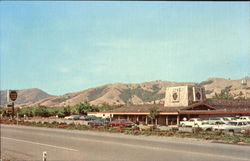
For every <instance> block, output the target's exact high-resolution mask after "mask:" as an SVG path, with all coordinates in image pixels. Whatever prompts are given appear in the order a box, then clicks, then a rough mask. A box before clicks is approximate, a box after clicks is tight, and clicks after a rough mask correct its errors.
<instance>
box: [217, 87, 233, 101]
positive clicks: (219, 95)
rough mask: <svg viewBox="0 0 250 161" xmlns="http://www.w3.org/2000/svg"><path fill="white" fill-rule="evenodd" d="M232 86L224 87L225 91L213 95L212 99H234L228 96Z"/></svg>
mask: <svg viewBox="0 0 250 161" xmlns="http://www.w3.org/2000/svg"><path fill="white" fill-rule="evenodd" d="M231 87H232V86H228V87H225V89H223V90H221V92H220V93H215V96H214V97H213V98H217V99H234V97H233V95H232V94H230V88H231Z"/></svg>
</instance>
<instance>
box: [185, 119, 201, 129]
mask: <svg viewBox="0 0 250 161" xmlns="http://www.w3.org/2000/svg"><path fill="white" fill-rule="evenodd" d="M201 124H202V120H201V119H200V118H192V119H190V120H188V121H181V122H180V125H181V126H182V127H185V126H191V127H198V126H200V125H201Z"/></svg>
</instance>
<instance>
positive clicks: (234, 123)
mask: <svg viewBox="0 0 250 161" xmlns="http://www.w3.org/2000/svg"><path fill="white" fill-rule="evenodd" d="M227 125H232V126H236V125H237V122H228V124H227Z"/></svg>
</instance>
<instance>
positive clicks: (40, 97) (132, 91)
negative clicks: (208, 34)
mask: <svg viewBox="0 0 250 161" xmlns="http://www.w3.org/2000/svg"><path fill="white" fill-rule="evenodd" d="M249 81H250V78H248V82H249ZM182 85H201V86H204V87H205V89H206V96H207V98H212V97H213V96H214V95H215V92H216V93H220V91H221V90H223V89H230V93H231V94H232V95H233V96H234V98H238V97H244V95H245V92H246V91H247V92H248V97H250V86H249V85H248V86H247V87H246V88H243V86H242V85H241V79H239V80H229V79H224V78H209V79H208V80H205V81H202V82H200V83H197V82H169V81H160V80H158V81H152V82H145V83H137V84H122V83H113V84H107V85H103V86H99V87H95V88H89V89H86V90H83V91H79V92H73V93H68V94H65V95H61V96H51V95H49V94H47V93H45V92H43V91H41V90H39V89H28V90H20V94H19V96H20V97H19V98H18V100H17V103H18V104H19V105H22V106H73V105H75V104H77V103H79V102H85V101H87V102H89V103H90V104H93V105H102V104H104V103H106V104H110V105H121V104H150V103H154V102H156V103H163V101H164V100H163V98H164V96H165V89H166V87H171V86H182ZM3 93H4V92H3ZM5 93H6V92H5ZM5 98H6V96H5ZM3 100H4V99H3ZM5 100H6V99H5ZM1 104H4V102H2V92H1Z"/></svg>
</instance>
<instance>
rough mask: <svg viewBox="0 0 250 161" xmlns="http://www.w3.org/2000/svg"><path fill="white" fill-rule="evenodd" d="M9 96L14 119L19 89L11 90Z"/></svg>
mask: <svg viewBox="0 0 250 161" xmlns="http://www.w3.org/2000/svg"><path fill="white" fill-rule="evenodd" d="M9 98H10V100H11V101H13V102H12V119H14V113H15V111H14V101H15V100H16V99H17V91H9Z"/></svg>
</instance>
